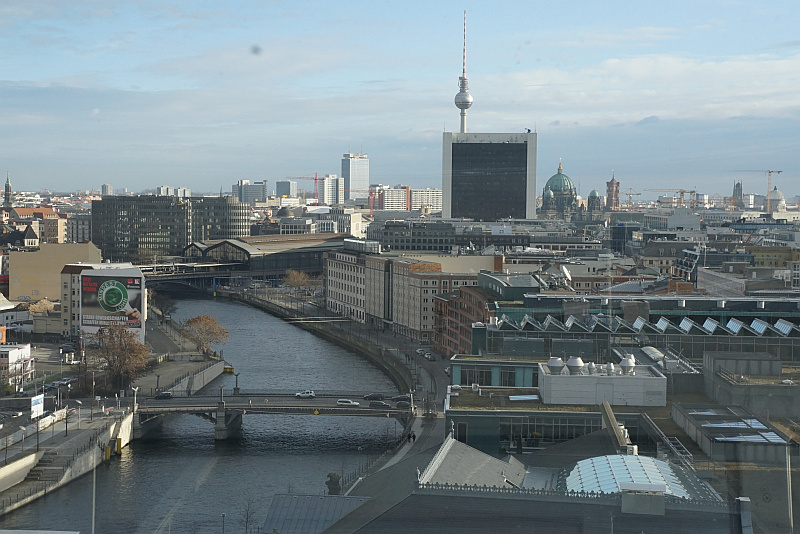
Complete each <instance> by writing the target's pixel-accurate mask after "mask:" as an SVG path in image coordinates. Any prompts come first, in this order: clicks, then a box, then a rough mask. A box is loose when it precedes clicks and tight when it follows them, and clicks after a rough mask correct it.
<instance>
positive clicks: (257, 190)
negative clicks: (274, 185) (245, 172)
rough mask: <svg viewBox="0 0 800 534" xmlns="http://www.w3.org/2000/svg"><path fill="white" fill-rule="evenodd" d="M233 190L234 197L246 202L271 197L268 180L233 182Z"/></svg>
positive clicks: (264, 200)
mask: <svg viewBox="0 0 800 534" xmlns="http://www.w3.org/2000/svg"><path fill="white" fill-rule="evenodd" d="M231 191H232V193H233V196H234V198H236V199H237V200H238V201H239V202H244V203H246V204H255V203H256V202H266V201H267V198H269V190H268V189H267V181H266V180H264V181H261V182H253V183H250V180H239V181H238V182H236V183H235V184H233V186H232V187H231Z"/></svg>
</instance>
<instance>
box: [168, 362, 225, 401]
mask: <svg viewBox="0 0 800 534" xmlns="http://www.w3.org/2000/svg"><path fill="white" fill-rule="evenodd" d="M224 372H225V361H224V360H219V361H212V362H209V363H208V364H206V366H205V367H202V368H200V369H197V370H194V371H193V372H192V373H190V374H188V375H187V376H185V377H183V378H182V379H180V380H179V381H178V382H177V383H176V384H175V385H174V386H173V387H172V388H170V391H172V393H173V394H174V395H177V396H181V397H183V396H189V395H192V394H193V393H197V392H198V391H200V390H201V389H203V388H204V387H206V386H207V385H208V384H209V383H211V381H212V380H214V379H215V378H217V377H218V376H219V375H221V374H222V373H224Z"/></svg>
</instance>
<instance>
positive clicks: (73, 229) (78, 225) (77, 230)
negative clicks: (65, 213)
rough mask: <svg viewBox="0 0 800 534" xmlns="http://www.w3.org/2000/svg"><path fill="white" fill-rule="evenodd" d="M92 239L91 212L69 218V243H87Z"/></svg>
mask: <svg viewBox="0 0 800 534" xmlns="http://www.w3.org/2000/svg"><path fill="white" fill-rule="evenodd" d="M91 240H92V214H91V213H78V214H76V215H72V216H71V217H70V218H69V219H67V243H86V242H87V241H91Z"/></svg>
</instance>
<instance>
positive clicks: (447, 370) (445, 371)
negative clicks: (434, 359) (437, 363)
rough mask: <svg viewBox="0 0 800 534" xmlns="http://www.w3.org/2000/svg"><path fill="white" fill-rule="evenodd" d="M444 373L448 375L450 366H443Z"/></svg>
mask: <svg viewBox="0 0 800 534" xmlns="http://www.w3.org/2000/svg"><path fill="white" fill-rule="evenodd" d="M444 374H446V375H447V376H450V368H449V367H445V368H444Z"/></svg>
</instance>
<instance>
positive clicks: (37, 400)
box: [31, 394, 44, 419]
mask: <svg viewBox="0 0 800 534" xmlns="http://www.w3.org/2000/svg"><path fill="white" fill-rule="evenodd" d="M42 415H44V394H41V395H36V396H35V397H31V419H36V418H37V417H41V416H42Z"/></svg>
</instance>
